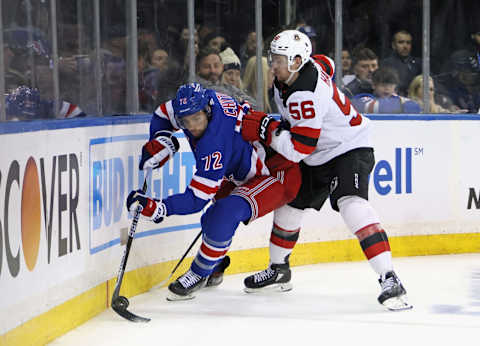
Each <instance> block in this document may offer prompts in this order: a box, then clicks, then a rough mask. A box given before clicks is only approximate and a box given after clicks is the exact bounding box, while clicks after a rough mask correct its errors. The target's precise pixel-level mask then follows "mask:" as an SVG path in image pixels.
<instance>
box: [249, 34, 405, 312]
mask: <svg viewBox="0 0 480 346" xmlns="http://www.w3.org/2000/svg"><path fill="white" fill-rule="evenodd" d="M310 54H311V43H310V40H309V38H308V37H307V36H306V35H304V34H303V33H301V32H299V31H297V30H286V31H283V32H281V33H280V34H278V35H276V36H275V37H274V39H273V40H272V42H271V44H270V53H269V59H270V64H271V67H272V70H273V73H274V75H275V81H274V98H275V102H276V104H277V107H278V109H279V112H280V113H281V118H282V119H281V121H276V120H275V119H273V118H272V117H270V116H268V115H267V114H265V113H262V112H251V113H249V114H247V115H246V116H245V117H244V118H243V123H242V136H243V137H244V139H246V140H248V141H254V140H261V141H262V142H263V143H264V144H266V145H268V146H270V147H271V148H273V149H274V150H275V151H277V152H278V153H280V154H281V155H283V156H284V157H285V158H287V159H288V160H291V161H294V162H300V167H301V171H302V186H301V188H300V191H299V193H298V195H297V197H296V199H295V200H293V201H292V202H291V203H289V204H288V205H285V206H283V207H281V208H279V209H277V210H276V211H275V213H274V223H273V227H272V232H271V237H270V265H269V267H268V268H267V269H265V270H263V271H261V272H259V273H256V274H254V275H252V276H249V277H247V278H246V279H245V281H244V283H245V286H246V288H245V290H246V291H247V292H255V291H258V290H263V289H266V288H269V289H272V288H276V289H279V290H289V289H291V283H290V279H291V271H290V267H289V261H288V259H289V256H290V253H291V252H292V250H293V247H294V246H295V243H296V241H297V240H298V236H299V232H300V227H301V223H302V217H303V214H304V210H305V209H307V208H314V209H317V210H320V209H321V207H322V205H323V204H324V202H325V201H326V200H327V198H329V199H330V203H331V206H332V208H333V209H334V210H335V211H337V212H340V215H341V216H342V218H343V220H344V222H345V224H346V225H347V227H348V228H349V230H350V231H351V232H352V233H353V234H354V235H355V236H356V237H357V238H358V240H359V242H360V245H361V247H362V250H363V252H364V253H365V256H366V257H367V259H368V261H369V263H370V265H371V267H372V268H373V270H374V271H375V272H376V273H377V274H378V275H379V283H380V286H381V294H380V296H379V297H378V301H379V302H380V303H381V304H383V305H385V306H386V307H387V308H389V309H390V310H403V309H409V308H411V307H412V306H411V305H410V304H409V303H408V301H407V299H406V291H405V289H404V287H403V285H402V283H401V282H400V280H399V278H398V276H397V275H396V274H395V272H394V271H393V266H392V256H391V252H390V245H389V242H388V238H387V235H386V233H385V231H384V230H383V228H382V226H381V224H380V220H379V217H378V215H377V213H376V212H375V210H374V209H373V208H372V206H371V205H370V203H369V202H368V175H369V173H370V172H371V170H372V168H373V166H374V162H375V159H374V154H373V148H372V146H371V144H370V141H369V132H370V126H369V119H367V118H366V117H363V116H362V115H361V114H360V113H358V112H357V111H356V110H355V108H354V107H353V106H352V105H351V104H350V100H349V99H348V98H347V97H345V95H344V94H343V93H342V92H341V91H339V90H338V88H337V87H336V85H335V83H334V82H333V81H332V76H333V74H334V64H333V61H332V60H331V59H329V58H327V57H325V56H320V57H318V56H317V57H316V59H315V60H313V59H312V58H311V57H310Z"/></svg>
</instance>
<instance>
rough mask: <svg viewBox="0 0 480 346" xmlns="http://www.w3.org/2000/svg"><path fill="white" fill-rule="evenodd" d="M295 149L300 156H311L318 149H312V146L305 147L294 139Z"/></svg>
mask: <svg viewBox="0 0 480 346" xmlns="http://www.w3.org/2000/svg"><path fill="white" fill-rule="evenodd" d="M292 143H293V148H294V149H295V150H296V151H298V152H299V153H300V154H307V155H308V154H311V153H313V151H314V150H315V148H316V147H312V146H310V145H305V144H303V143H300V142H298V141H296V140H294V139H292Z"/></svg>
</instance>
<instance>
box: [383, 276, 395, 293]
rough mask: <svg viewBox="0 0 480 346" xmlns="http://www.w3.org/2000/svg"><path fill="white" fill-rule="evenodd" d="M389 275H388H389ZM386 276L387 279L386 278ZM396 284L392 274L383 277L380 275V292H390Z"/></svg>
mask: <svg viewBox="0 0 480 346" xmlns="http://www.w3.org/2000/svg"><path fill="white" fill-rule="evenodd" d="M389 274H390V275H389ZM387 275H388V277H387ZM397 284H398V280H397V278H396V276H395V274H393V273H387V274H385V276H383V275H382V279H381V280H380V286H381V287H382V291H388V290H391V289H392V288H393V287H395V286H396V285H397Z"/></svg>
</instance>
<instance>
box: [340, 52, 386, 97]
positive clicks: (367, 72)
mask: <svg viewBox="0 0 480 346" xmlns="http://www.w3.org/2000/svg"><path fill="white" fill-rule="evenodd" d="M352 65H353V68H352V70H353V73H354V77H352V76H348V75H346V76H345V77H344V79H343V83H344V85H345V86H344V89H343V91H344V93H345V94H346V95H347V96H348V97H350V98H352V97H353V96H355V95H357V94H362V93H367V94H371V93H373V86H372V74H373V72H374V71H376V70H377V69H378V58H377V55H376V54H375V53H374V52H373V51H372V50H371V49H369V48H361V49H359V50H358V51H356V52H354V54H353V63H352ZM346 81H348V83H346Z"/></svg>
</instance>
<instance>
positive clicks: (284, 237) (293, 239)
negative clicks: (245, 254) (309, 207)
mask: <svg viewBox="0 0 480 346" xmlns="http://www.w3.org/2000/svg"><path fill="white" fill-rule="evenodd" d="M303 213H304V212H303V210H300V209H296V208H292V207H290V206H289V205H285V206H283V207H281V208H279V209H277V210H275V212H274V217H273V227H272V232H271V234H270V263H276V264H278V263H285V259H286V258H288V257H287V256H289V255H290V254H291V253H292V251H293V248H294V247H295V244H296V243H297V240H298V237H299V235H300V226H301V224H302V217H303Z"/></svg>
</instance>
